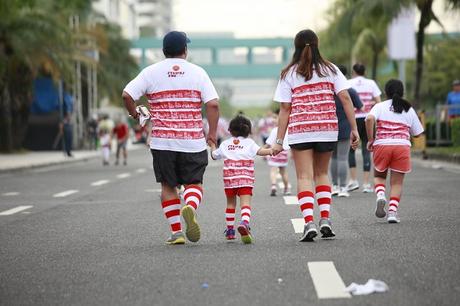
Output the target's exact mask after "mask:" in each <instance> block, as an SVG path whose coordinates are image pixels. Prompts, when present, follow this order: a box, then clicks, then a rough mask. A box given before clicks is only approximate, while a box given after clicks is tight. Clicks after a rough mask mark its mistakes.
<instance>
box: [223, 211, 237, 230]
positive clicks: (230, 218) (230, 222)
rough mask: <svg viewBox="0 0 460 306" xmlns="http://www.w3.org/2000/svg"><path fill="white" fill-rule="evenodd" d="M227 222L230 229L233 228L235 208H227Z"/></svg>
mask: <svg viewBox="0 0 460 306" xmlns="http://www.w3.org/2000/svg"><path fill="white" fill-rule="evenodd" d="M225 223H226V224H227V228H228V229H233V228H234V226H235V208H227V209H226V210H225Z"/></svg>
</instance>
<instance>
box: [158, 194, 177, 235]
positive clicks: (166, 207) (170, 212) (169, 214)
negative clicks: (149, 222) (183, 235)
mask: <svg viewBox="0 0 460 306" xmlns="http://www.w3.org/2000/svg"><path fill="white" fill-rule="evenodd" d="M161 206H162V207H163V213H164V214H165V216H166V219H168V222H169V225H170V226H171V232H173V233H175V232H180V231H181V230H182V227H181V224H180V208H181V205H180V199H173V200H169V201H164V202H163V203H161Z"/></svg>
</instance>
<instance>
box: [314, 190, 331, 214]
mask: <svg viewBox="0 0 460 306" xmlns="http://www.w3.org/2000/svg"><path fill="white" fill-rule="evenodd" d="M315 191H316V195H315V196H316V202H317V203H318V206H319V212H320V216H321V218H329V211H330V210H331V203H332V194H331V186H329V185H319V186H316V189H315Z"/></svg>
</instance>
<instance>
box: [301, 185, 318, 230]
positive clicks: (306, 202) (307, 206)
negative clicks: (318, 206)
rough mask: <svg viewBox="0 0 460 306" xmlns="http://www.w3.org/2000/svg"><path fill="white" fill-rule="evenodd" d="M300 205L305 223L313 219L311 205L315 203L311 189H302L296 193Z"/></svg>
mask: <svg viewBox="0 0 460 306" xmlns="http://www.w3.org/2000/svg"><path fill="white" fill-rule="evenodd" d="M297 198H298V200H299V205H300V211H301V212H302V216H303V219H304V220H305V223H308V222H312V221H313V205H314V203H315V198H314V195H313V192H311V191H302V192H299V194H298V195H297Z"/></svg>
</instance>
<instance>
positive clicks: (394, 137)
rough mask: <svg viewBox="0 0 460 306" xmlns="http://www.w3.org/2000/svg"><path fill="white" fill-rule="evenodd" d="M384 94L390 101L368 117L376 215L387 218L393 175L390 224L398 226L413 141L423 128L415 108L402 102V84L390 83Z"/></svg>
mask: <svg viewBox="0 0 460 306" xmlns="http://www.w3.org/2000/svg"><path fill="white" fill-rule="evenodd" d="M385 94H386V96H387V98H388V99H389V100H386V101H384V102H382V103H379V104H377V105H375V106H374V107H373V108H372V110H371V111H370V113H369V114H368V115H367V118H366V128H367V137H368V138H369V143H368V145H367V146H368V149H369V150H370V151H372V152H374V168H375V169H374V170H375V171H374V184H375V194H376V196H377V200H376V209H375V215H376V216H377V217H378V218H383V217H385V215H386V214H387V213H386V211H385V206H386V204H387V200H386V196H385V189H386V178H387V173H388V172H391V178H390V188H391V189H390V202H389V207H388V217H387V221H388V222H389V223H399V217H398V207H399V203H400V200H401V194H402V189H403V181H404V175H405V174H406V173H409V172H410V171H411V159H410V147H411V142H410V137H411V135H412V136H415V137H417V136H419V135H420V134H422V133H423V126H422V124H421V123H420V120H419V119H418V116H417V113H416V112H415V110H414V108H413V107H412V106H411V105H410V103H409V102H407V101H406V100H404V99H403V96H404V87H403V83H402V82H401V81H400V80H394V79H393V80H389V81H388V82H387V83H386V85H385ZM376 124H377V127H376V133H375V140H374V126H375V125H376Z"/></svg>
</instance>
